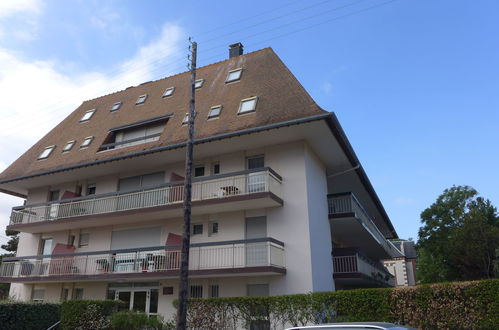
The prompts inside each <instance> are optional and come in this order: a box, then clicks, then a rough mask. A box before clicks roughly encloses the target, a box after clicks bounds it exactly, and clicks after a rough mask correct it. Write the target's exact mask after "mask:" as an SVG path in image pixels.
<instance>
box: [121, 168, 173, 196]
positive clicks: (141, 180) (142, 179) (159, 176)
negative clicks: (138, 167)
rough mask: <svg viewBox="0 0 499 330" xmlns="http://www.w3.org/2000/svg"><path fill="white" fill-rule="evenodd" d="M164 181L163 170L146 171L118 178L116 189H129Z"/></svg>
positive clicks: (155, 184) (157, 184)
mask: <svg viewBox="0 0 499 330" xmlns="http://www.w3.org/2000/svg"><path fill="white" fill-rule="evenodd" d="M164 182H165V172H155V173H148V174H144V175H138V176H131V177H128V178H123V179H120V180H119V182H118V191H130V190H137V189H142V188H148V187H154V186H159V185H161V184H162V183H164Z"/></svg>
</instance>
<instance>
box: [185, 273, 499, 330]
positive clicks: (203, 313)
mask: <svg viewBox="0 0 499 330" xmlns="http://www.w3.org/2000/svg"><path fill="white" fill-rule="evenodd" d="M498 310H499V279H493V280H483V281H474V282H456V283H446V284H433V285H422V286H416V287H405V288H396V289H356V290H345V291H336V292H316V293H310V294H299V295H288V296H276V297H237V298H211V299H191V300H190V301H189V309H188V316H187V321H188V324H189V327H190V328H196V329H233V328H236V327H237V326H249V325H251V324H255V323H266V324H267V327H270V328H272V329H275V328H281V327H285V326H286V325H293V326H302V325H306V324H309V323H326V322H342V321H345V322H354V321H379V322H393V323H399V324H404V325H409V326H412V327H416V328H419V329H494V328H497V324H499V313H497V311H498Z"/></svg>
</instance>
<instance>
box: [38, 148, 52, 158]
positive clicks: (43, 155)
mask: <svg viewBox="0 0 499 330" xmlns="http://www.w3.org/2000/svg"><path fill="white" fill-rule="evenodd" d="M54 149H55V145H51V146H48V147H45V149H43V151H42V153H41V154H40V156H38V160H42V159H47V158H49V156H50V155H51V154H52V152H53V151H54Z"/></svg>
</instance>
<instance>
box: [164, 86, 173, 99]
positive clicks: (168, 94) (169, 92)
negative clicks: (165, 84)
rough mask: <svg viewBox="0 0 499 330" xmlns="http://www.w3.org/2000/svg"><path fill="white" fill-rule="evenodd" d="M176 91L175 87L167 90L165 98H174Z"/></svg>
mask: <svg viewBox="0 0 499 330" xmlns="http://www.w3.org/2000/svg"><path fill="white" fill-rule="evenodd" d="M174 91H175V87H170V88H167V89H165V92H164V93H163V97H168V96H172V95H173V92H174Z"/></svg>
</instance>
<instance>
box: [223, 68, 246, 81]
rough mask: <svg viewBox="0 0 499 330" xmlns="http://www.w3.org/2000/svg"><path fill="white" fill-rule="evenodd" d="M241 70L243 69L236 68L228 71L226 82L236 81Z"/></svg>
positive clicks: (239, 77) (239, 76)
mask: <svg viewBox="0 0 499 330" xmlns="http://www.w3.org/2000/svg"><path fill="white" fill-rule="evenodd" d="M242 72H243V69H236V70H232V71H229V74H228V75H227V80H225V82H226V83H229V82H232V81H236V80H239V79H241V73H242Z"/></svg>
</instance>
